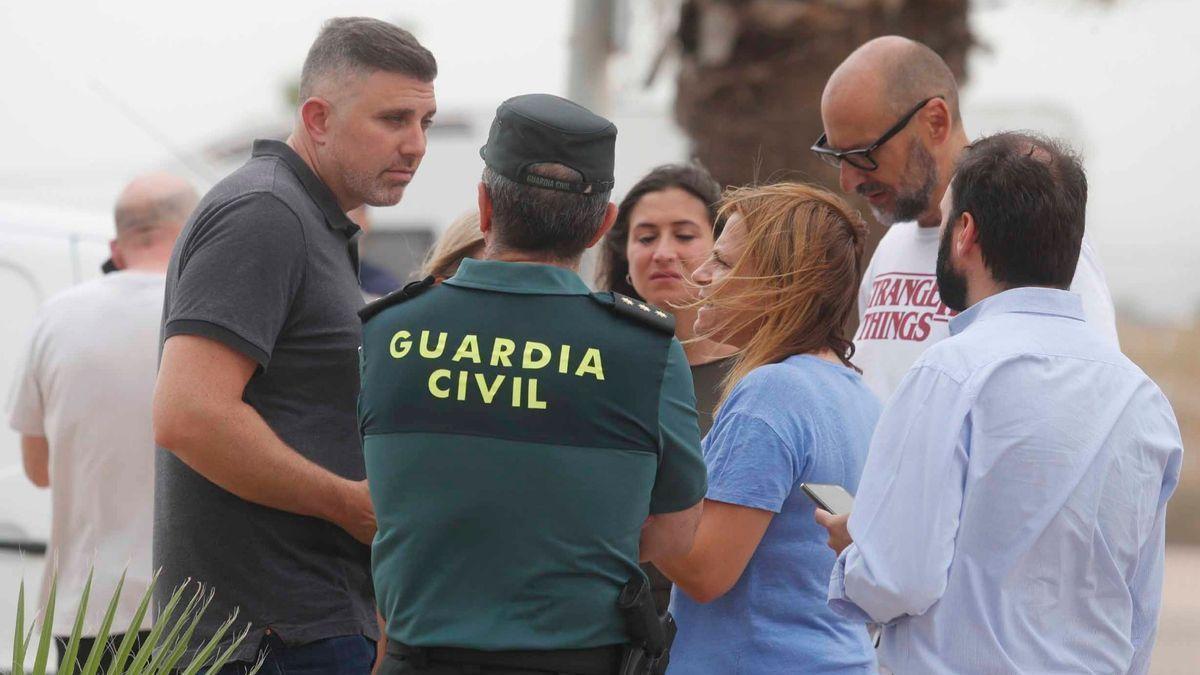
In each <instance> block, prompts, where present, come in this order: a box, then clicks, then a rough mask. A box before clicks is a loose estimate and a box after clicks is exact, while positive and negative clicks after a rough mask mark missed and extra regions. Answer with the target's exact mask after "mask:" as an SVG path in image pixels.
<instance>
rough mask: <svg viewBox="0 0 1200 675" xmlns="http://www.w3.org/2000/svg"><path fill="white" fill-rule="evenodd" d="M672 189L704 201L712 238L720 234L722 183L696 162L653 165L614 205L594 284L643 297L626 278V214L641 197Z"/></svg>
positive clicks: (628, 213)
mask: <svg viewBox="0 0 1200 675" xmlns="http://www.w3.org/2000/svg"><path fill="white" fill-rule="evenodd" d="M671 188H679V189H681V190H683V191H685V192H687V193H689V194H691V195H692V196H694V197H695V198H696V199H699V200H700V201H701V202H703V204H704V207H705V208H706V209H707V210H708V222H709V223H710V224H711V225H712V228H713V238H714V239H715V238H716V237H718V236H720V234H721V224H722V223H720V222H718V220H717V206H718V204H719V202H720V201H721V186H720V184H718V183H717V181H715V180H713V177H712V175H710V174H709V173H708V171H707V170H705V169H704V167H702V166H700V165H698V164H664V165H662V166H659V167H655V168H654V169H652V170H651V171H650V173H648V174H646V175H645V176H644V177H643V178H642V179H641V180H639V181H638V182H637V183H636V184H634V186H633V187H631V188H629V192H627V193H625V198H624V199H622V200H621V204H620V206H619V207H618V208H617V220H616V222H615V223H613V226H612V229H611V230H609V232H608V234H606V235H605V236H604V246H603V248H601V249H600V260H599V261H598V264H597V267H596V286H597V287H598V288H600V290H605V291H616V292H618V293H622V294H624V295H628V296H630V297H634V298H637V299H639V300H644V299H645V298H642V297H641V296H640V295H638V292H637V291H636V290H634V288H633V285H632V284H630V283H629V282H628V281H626V277H627V276H628V275H629V259H628V258H626V257H625V245H626V243H627V242H628V240H629V217H630V215H631V214H632V213H633V209H634V207H636V206H637V204H638V202H639V201H641V199H642V197H644V196H646V195H648V194H650V193H651V192H661V191H663V190H669V189H671Z"/></svg>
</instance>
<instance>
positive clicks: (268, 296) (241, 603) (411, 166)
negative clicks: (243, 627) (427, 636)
mask: <svg viewBox="0 0 1200 675" xmlns="http://www.w3.org/2000/svg"><path fill="white" fill-rule="evenodd" d="M436 75H437V64H436V62H435V61H434V58H433V55H432V54H430V53H429V51H428V50H426V49H425V48H424V47H422V46H421V45H420V44H419V43H418V42H417V40H416V39H415V38H413V36H412V35H410V34H409V33H408V32H407V31H404V30H402V29H400V28H397V27H396V26H393V25H391V24H389V23H385V22H382V21H377V20H375V19H365V18H341V19H331V20H330V21H328V22H326V24H325V25H324V27H323V28H322V30H321V32H320V34H319V35H318V36H317V39H316V41H315V42H314V43H313V45H312V48H311V49H310V50H309V53H308V57H307V58H306V60H305V62H304V69H303V72H302V74H301V78H300V107H299V110H298V112H297V115H296V121H295V126H294V128H293V130H292V134H291V136H290V137H289V138H288V140H287V142H284V143H281V142H277V141H256V142H255V144H254V152H253V156H252V157H251V158H250V160H249V161H248V162H247V163H246V164H245V165H244V166H242V167H241V168H240V169H238V170H237V171H235V172H234V173H232V174H231V175H230V176H228V177H227V178H225V179H224V180H222V181H221V182H220V183H218V184H217V185H216V186H215V187H213V189H212V190H210V191H209V193H208V194H207V195H205V196H204V198H203V200H201V202H200V205H199V207H197V209H196V211H195V213H194V214H193V216H192V218H191V220H190V221H189V222H188V224H187V226H186V228H185V229H184V231H183V233H182V235H180V238H179V242H178V244H177V245H176V247H175V252H174V255H173V257H172V259H171V266H170V269H169V271H168V273H167V290H166V302H165V306H164V309H163V325H162V339H163V345H162V359H161V366H160V370H159V377H158V388H157V390H156V392H155V399H154V433H155V440H156V442H157V443H158V445H159V447H160V450H159V452H158V461H157V465H156V469H157V484H156V493H155V497H156V499H155V507H156V508H155V523H154V561H155V565H157V566H161V567H162V570H163V571H162V578H161V579H159V582H158V585H157V587H156V592H157V593H158V595H157V601H158V604H159V606H162V605H163V604H165V602H166V599H167V598H168V597H169V596H170V594H171V592H172V590H173V589H174V588H175V587H176V586H177V585H179V584H181V583H183V582H184V581H185V580H186V579H192V580H197V581H200V582H201V583H204V584H206V585H208V586H211V587H213V588H215V589H216V597H215V599H214V600H213V603H212V606H211V607H209V609H208V612H207V613H206V614H205V615H204V620H203V621H202V622H201V624H200V625H199V626H198V628H197V630H196V636H197V638H203V637H207V636H208V635H211V634H212V633H213V631H214V630H215V629H216V628H217V626H218V625H219V622H220V621H222V620H223V619H224V617H226V616H228V615H229V614H231V613H232V612H233V611H234V609H235V608H240V613H239V615H238V618H239V620H241V621H247V620H248V621H249V622H250V625H251V633H250V635H249V637H248V638H247V639H246V640H245V641H244V642H243V644H242V646H241V647H240V648H239V649H238V651H237V652H236V653H235V654H233V659H232V660H233V661H234V662H237V663H233V664H231V665H230V666H227V667H226V669H225V670H224V671H223V672H228V673H239V672H243V671H245V670H246V669H247V667H248V665H247V663H248V662H250V661H253V660H254V658H255V652H257V651H258V650H259V649H260V648H263V649H265V650H266V657H265V658H266V663H267V666H266V672H280V673H290V672H306V673H311V672H320V673H333V674H337V673H347V674H349V673H354V674H359V673H368V672H370V670H371V664H372V662H373V661H374V660H375V647H374V641H375V640H377V639H378V638H379V629H378V626H377V624H376V619H375V604H374V598H373V594H372V587H371V574H370V548H369V547H368V546H367V544H369V543H370V541H371V539H372V537H373V536H374V535H375V516H374V512H373V510H372V507H371V501H370V496H369V493H368V490H367V484H366V481H365V469H364V466H363V455H362V448H361V445H360V440H359V435H358V422H357V414H356V399H357V396H358V347H359V344H360V343H361V335H362V331H361V324H360V323H359V320H358V316H357V314H356V312H357V310H358V309H359V308H360V307H361V306H362V304H363V298H362V295H361V294H360V292H359V288H358V276H357V272H358V255H357V247H356V245H355V243H354V236H355V235H356V234H357V233H358V227H357V226H356V225H355V224H354V223H353V222H351V221H350V219H349V218H348V217H347V216H346V212H347V211H350V210H352V209H354V208H356V207H358V206H360V205H362V204H369V205H372V206H384V205H391V204H395V203H396V202H398V201H399V200H400V197H401V196H402V195H403V194H404V190H405V188H406V187H407V186H408V184H409V182H410V181H411V180H412V179H413V175H414V174H415V172H416V170H417V167H418V166H419V165H420V163H421V158H422V157H423V156H424V155H425V142H426V129H427V127H428V126H429V124H430V123H431V121H432V118H433V114H434V112H435V101H434V91H433V80H434V77H435V76H436Z"/></svg>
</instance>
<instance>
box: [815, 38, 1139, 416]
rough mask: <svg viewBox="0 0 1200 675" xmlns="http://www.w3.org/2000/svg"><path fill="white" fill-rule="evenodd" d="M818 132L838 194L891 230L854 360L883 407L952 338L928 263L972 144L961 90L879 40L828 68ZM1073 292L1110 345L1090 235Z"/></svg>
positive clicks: (904, 49) (928, 62)
mask: <svg viewBox="0 0 1200 675" xmlns="http://www.w3.org/2000/svg"><path fill="white" fill-rule="evenodd" d="M821 119H822V121H823V122H824V127H825V134H823V135H822V136H821V138H819V139H818V140H817V143H816V144H815V145H813V151H814V152H816V153H817V154H818V155H819V156H820V157H821V158H822V159H824V160H825V161H826V162H828V163H829V164H831V165H833V166H835V167H837V168H838V171H839V181H840V184H841V188H842V190H843V191H844V192H846V193H847V194H851V193H857V194H858V195H861V196H862V197H864V198H866V200H867V201H868V203H869V204H870V207H871V211H872V212H873V213H874V215H875V217H876V219H878V220H879V222H880V223H882V224H884V225H885V226H888V231H887V233H886V234H885V235H884V237H883V239H882V240H881V241H880V242H879V246H878V248H876V249H875V253H874V255H873V256H872V257H871V262H870V263H869V264H868V266H867V270H866V272H865V273H864V274H863V280H862V285H861V286H860V287H859V297H858V317H859V325H858V330H857V333H856V334H855V337H854V346H855V352H854V361H855V363H856V364H858V365H859V367H861V368H862V369H863V380H864V381H865V382H866V384H867V386H868V387H869V388H870V389H871V391H872V392H874V393H875V395H876V396H878V397H879V399H880V401H882V402H886V401H887V400H888V398H889V397H890V396H891V394H892V392H893V391H894V390H895V389H896V386H897V385H898V384H899V383H900V380H901V378H902V377H903V376H904V374H905V373H906V372H908V369H909V367H910V366H912V364H913V363H914V362H915V361H916V360H917V357H919V356H920V355H921V354H922V353H923V352H924V351H925V350H926V349H927V348H928V347H929V346H930V345H932V344H934V343H935V342H937V341H939V340H943V339H945V338H946V337H947V336H948V335H949V319H950V317H951V316H953V315H954V312H953V311H952V310H950V309H948V308H947V307H946V305H945V304H944V303H942V301H941V297H940V296H939V294H938V289H937V281H936V279H935V278H934V267H935V263H936V260H937V250H938V225H939V224H940V223H941V211H940V208H939V206H938V205H939V202H940V201H941V199H942V195H943V194H944V193H945V191H946V186H947V185H948V184H949V182H950V177H951V173H952V172H953V170H954V165H955V163H956V162H957V161H958V159H959V156H960V155H961V154H962V151H963V148H965V147H966V146H967V145H968V143H969V141H968V140H967V133H966V130H965V128H964V126H963V122H962V117H961V114H960V110H959V100H958V85H957V84H956V82H955V80H954V74H953V73H951V72H950V68H949V67H948V66H947V65H946V62H945V61H943V60H942V58H941V57H940V56H938V55H937V53H935V52H934V51H933V50H931V49H930V48H929V47H926V46H925V45H923V44H921V43H919V42H915V41H912V40H909V39H906V38H902V37H897V36H886V37H881V38H876V39H874V40H871V41H870V42H867V43H866V44H864V45H862V46H861V47H859V48H858V49H857V50H855V51H854V52H853V53H852V54H851V55H850V56H848V57H847V58H846V60H845V61H843V62H842V63H841V65H839V66H838V67H837V69H835V70H834V72H833V74H832V75H831V76H830V77H829V81H828V82H827V83H826V85H825V91H824V93H823V94H822V96H821ZM1071 290H1072V291H1073V292H1075V293H1078V294H1079V295H1080V296H1081V297H1082V298H1083V308H1084V314H1085V315H1086V317H1087V320H1088V322H1089V323H1091V324H1093V326H1095V327H1096V328H1097V329H1098V330H1099V331H1100V332H1102V333H1104V334H1105V335H1106V336H1108V338H1109V339H1111V340H1112V341H1113V344H1114V345H1116V344H1118V343H1117V328H1116V318H1115V313H1114V311H1113V303H1112V297H1111V295H1110V294H1109V291H1108V283H1107V281H1106V280H1105V277H1104V271H1103V269H1102V268H1101V266H1100V261H1099V258H1098V257H1097V256H1096V253H1095V251H1094V250H1092V247H1091V245H1090V244H1089V243H1088V240H1087V238H1085V239H1084V241H1083V246H1082V250H1081V252H1080V255H1079V264H1078V267H1077V268H1076V270H1075V277H1074V281H1073V282H1072V284H1071Z"/></svg>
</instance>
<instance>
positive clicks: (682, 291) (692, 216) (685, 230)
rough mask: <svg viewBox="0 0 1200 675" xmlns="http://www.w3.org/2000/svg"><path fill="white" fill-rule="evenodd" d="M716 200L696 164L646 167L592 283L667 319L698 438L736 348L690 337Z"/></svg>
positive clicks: (714, 232) (713, 232)
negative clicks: (685, 369) (679, 349)
mask: <svg viewBox="0 0 1200 675" xmlns="http://www.w3.org/2000/svg"><path fill="white" fill-rule="evenodd" d="M720 201H721V186H720V185H719V184H718V183H717V181H715V180H713V177H712V176H710V175H709V173H708V172H707V171H705V170H704V169H703V168H702V167H700V166H696V165H694V164H666V165H663V166H660V167H656V168H655V169H653V170H651V171H650V173H648V174H646V175H645V176H644V177H642V179H641V180H639V181H638V182H637V183H635V184H634V185H633V187H631V188H629V192H627V193H625V198H624V199H622V200H621V204H620V206H618V207H617V220H616V222H615V223H613V226H612V229H611V230H609V232H608V234H607V235H605V237H604V248H603V249H601V251H600V264H599V274H598V275H597V277H598V278H597V285H598V286H599V287H600V288H603V289H605V290H610V291H616V292H618V293H622V294H624V295H628V296H630V297H632V298H636V299H639V300H645V301H646V302H649V303H650V304H652V305H655V306H657V307H660V308H662V309H663V310H665V311H667V312H670V313H671V314H672V315H673V316H674V317H675V337H677V338H679V341H680V342H682V343H683V350H684V352H685V353H686V354H687V357H688V365H689V366H690V367H691V369H692V380H693V382H694V383H695V386H696V412H697V413H698V414H699V420H700V435H701V436H703V435H704V434H706V433H708V428H709V427H710V426H711V425H712V416H713V412H714V410H715V408H716V405H717V399H718V398H720V391H721V382H722V380H723V379H724V378H725V375H726V374H727V373H728V372H729V365H730V363H731V362H732V361H731V358H730V357H731V356H732V355H733V353H734V352H735V351H736V350H735V349H733V348H732V347H730V346H728V345H723V344H721V343H719V342H716V341H714V340H711V339H693V338H696V332H695V328H694V326H695V323H696V311H697V309H698V308H697V307H696V306H695V302H696V286H695V283H694V281H693V280H692V275H693V274H694V273H695V272H696V268H698V267H700V265H702V264H704V261H705V260H707V259H708V256H709V254H710V253H711V252H712V248H713V242H715V241H716V239H717V237H718V236H720V234H721V227H720V223H718V222H717V203H718V202H720ZM669 588H670V587H669V585H668V586H667V590H668V591H669ZM664 599H665V598H664ZM664 607H665V605H664Z"/></svg>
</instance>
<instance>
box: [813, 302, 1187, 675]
mask: <svg viewBox="0 0 1200 675" xmlns="http://www.w3.org/2000/svg"><path fill="white" fill-rule="evenodd" d="M950 333H951V337H950V338H949V339H947V340H944V341H942V342H940V343H938V344H936V345H934V346H933V347H931V348H930V349H929V350H928V351H927V352H926V353H925V354H924V355H923V356H922V357H921V358H920V359H919V360H918V361H917V363H916V364H915V365H914V366H913V368H912V370H911V371H910V372H909V373H908V374H907V375H906V376H905V378H904V380H903V381H902V382H901V384H900V386H899V388H898V389H897V390H896V392H895V394H894V395H893V396H892V398H891V400H890V401H889V402H888V404H887V406H886V408H885V409H884V412H883V415H882V416H881V417H880V420H879V426H878V427H877V428H876V430H875V434H874V436H873V437H872V440H871V449H870V453H869V455H868V457H867V465H866V467H865V468H864V471H863V477H862V482H861V483H860V484H859V489H858V494H857V499H856V503H855V506H854V510H853V512H852V514H851V516H850V524H849V528H850V534H851V536H852V538H853V539H854V542H855V543H854V544H852V545H851V546H850V547H848V548H847V549H846V550H845V551H843V552H842V555H841V556H839V558H838V561H837V564H836V565H835V566H834V569H833V575H832V578H831V580H830V589H829V603H830V606H831V607H832V608H833V609H834V610H835V611H837V612H839V613H841V614H843V615H844V616H850V617H857V618H859V619H861V620H864V621H875V622H879V623H883V624H886V625H885V627H884V633H883V639H882V643H881V645H880V650H879V657H880V665H881V666H883V667H885V668H887V669H890V670H891V671H892V672H894V673H897V674H907V673H920V674H921V675H927V674H937V673H1145V672H1147V671H1148V670H1149V662H1150V651H1151V648H1152V646H1153V644H1154V637H1155V632H1156V630H1157V626H1158V609H1159V602H1160V599H1161V595H1162V578H1163V537H1164V525H1165V519H1166V506H1167V500H1168V498H1170V496H1171V493H1172V491H1173V490H1174V489H1175V485H1176V483H1177V481H1178V478H1179V467H1180V462H1181V461H1182V456H1183V447H1182V442H1181V440H1180V436H1179V427H1178V425H1177V423H1176V421H1175V416H1174V414H1173V413H1172V411H1171V407H1170V405H1169V404H1168V403H1167V399H1166V398H1165V397H1164V396H1163V394H1162V392H1161V391H1159V389H1158V387H1157V386H1155V384H1154V383H1153V382H1152V381H1150V379H1149V378H1148V377H1146V375H1145V374H1144V373H1143V372H1142V371H1141V370H1140V369H1139V368H1138V367H1137V366H1136V365H1134V364H1133V363H1132V362H1131V361H1129V359H1127V358H1125V357H1124V356H1123V355H1122V354H1121V353H1120V352H1119V351H1117V349H1116V348H1115V347H1113V346H1112V345H1111V342H1110V341H1108V340H1106V339H1105V338H1104V337H1103V336H1101V335H1100V334H1099V333H1097V332H1095V331H1094V329H1092V328H1090V327H1089V326H1088V325H1087V324H1086V323H1084V319H1083V309H1082V305H1081V302H1080V299H1079V297H1078V296H1076V295H1075V294H1073V293H1069V292H1066V291H1058V290H1052V289H1045V288H1018V289H1013V290H1010V291H1005V292H1003V293H1000V294H998V295H995V296H992V297H990V298H988V299H986V300H984V301H982V302H980V303H977V304H976V305H975V306H973V307H971V308H970V309H968V310H967V311H966V312H963V313H962V314H960V315H959V316H957V317H955V318H954V319H953V320H952V321H951V324H950Z"/></svg>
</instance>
